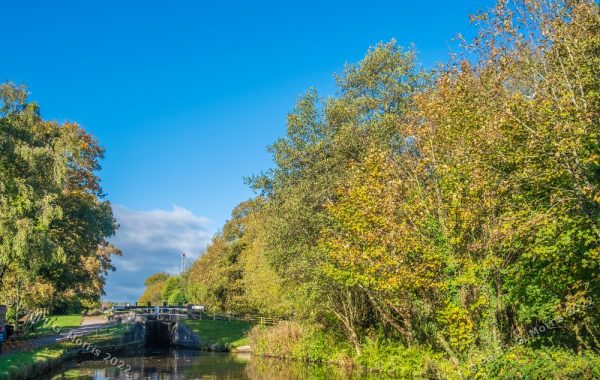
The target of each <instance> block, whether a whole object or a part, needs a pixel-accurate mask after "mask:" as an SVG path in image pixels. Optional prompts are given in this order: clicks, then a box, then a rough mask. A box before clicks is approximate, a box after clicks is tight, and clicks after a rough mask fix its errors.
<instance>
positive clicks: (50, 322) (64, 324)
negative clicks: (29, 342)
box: [27, 314, 83, 338]
mask: <svg viewBox="0 0 600 380" xmlns="http://www.w3.org/2000/svg"><path fill="white" fill-rule="evenodd" d="M82 321H83V316H81V315H80V314H70V315H53V316H51V317H48V318H46V319H45V320H44V321H43V323H41V324H38V325H37V326H36V328H35V330H34V331H31V332H30V333H29V334H27V337H30V338H34V337H40V336H44V335H53V334H56V331H55V330H54V329H56V328H60V329H61V330H64V329H71V328H75V327H79V326H80V325H81V322H82Z"/></svg>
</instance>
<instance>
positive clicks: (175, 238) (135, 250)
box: [105, 205, 212, 301]
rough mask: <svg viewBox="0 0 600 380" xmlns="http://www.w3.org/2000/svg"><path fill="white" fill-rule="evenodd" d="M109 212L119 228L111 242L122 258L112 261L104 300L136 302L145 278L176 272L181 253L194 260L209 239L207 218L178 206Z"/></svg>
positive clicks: (114, 207)
mask: <svg viewBox="0 0 600 380" xmlns="http://www.w3.org/2000/svg"><path fill="white" fill-rule="evenodd" d="M113 212H114V215H115V218H116V219H117V223H119V225H120V227H119V230H118V231H117V235H116V236H115V237H114V238H113V239H112V240H111V241H112V243H113V244H114V245H116V246H117V247H119V248H120V249H121V251H123V256H122V257H115V258H113V263H114V265H115V267H116V268H117V271H116V272H111V273H110V274H109V275H108V279H107V284H106V296H105V298H106V299H109V300H115V301H135V300H137V298H138V297H139V296H140V295H141V293H142V292H143V290H144V280H145V279H146V277H148V276H149V275H151V274H153V273H156V272H170V273H176V272H177V271H178V270H179V266H180V258H181V253H182V252H185V253H186V256H187V257H188V258H189V259H188V260H190V261H191V260H193V259H195V258H197V257H198V254H199V253H200V252H201V251H202V250H203V249H204V248H205V247H206V245H207V244H208V242H209V240H210V238H211V236H212V233H211V232H210V231H209V229H208V226H209V225H210V221H209V220H208V219H207V218H205V217H202V216H197V215H194V214H193V213H192V212H191V211H189V210H187V209H185V208H182V207H178V206H173V210H170V211H167V210H152V211H136V210H130V209H128V208H126V207H124V206H119V205H113Z"/></svg>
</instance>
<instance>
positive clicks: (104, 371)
mask: <svg viewBox="0 0 600 380" xmlns="http://www.w3.org/2000/svg"><path fill="white" fill-rule="evenodd" d="M105 359H106V360H105ZM114 359H116V360H114ZM111 360H112V362H111ZM39 379H44V380H48V379H52V380H60V379H69V380H72V379H89V380H92V379H93V380H105V379H106V380H108V379H132V380H133V379H136V380H137V379H153V380H154V379H157V380H158V379H215V380H216V379H228V380H233V379H251V380H259V379H260V380H263V379H273V380H279V379H281V380H283V379H285V380H303V379H315V380H316V379H386V378H385V377H382V376H381V375H377V376H376V375H371V376H369V375H366V374H362V373H358V372H356V371H354V372H348V370H345V369H342V368H339V367H334V366H322V365H315V364H307V363H300V362H294V361H283V360H278V359H268V358H259V357H255V356H251V355H248V354H222V353H207V352H201V351H197V350H184V349H175V348H153V347H146V348H145V349H141V350H140V351H138V352H132V353H127V354H123V355H120V354H119V355H115V356H113V357H111V358H110V359H108V358H107V357H106V358H103V357H101V358H100V359H96V358H94V359H93V360H79V361H72V362H67V363H65V364H64V365H63V366H62V367H60V368H58V369H57V370H56V371H54V372H52V373H50V374H47V375H45V376H43V377H40V378H39Z"/></svg>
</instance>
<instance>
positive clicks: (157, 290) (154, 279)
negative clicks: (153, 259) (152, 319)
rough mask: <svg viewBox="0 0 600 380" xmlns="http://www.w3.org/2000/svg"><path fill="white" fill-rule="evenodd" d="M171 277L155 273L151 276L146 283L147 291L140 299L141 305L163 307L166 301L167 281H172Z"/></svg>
mask: <svg viewBox="0 0 600 380" xmlns="http://www.w3.org/2000/svg"><path fill="white" fill-rule="evenodd" d="M170 277H171V276H170V275H169V274H167V273H163V272H160V273H155V274H153V275H151V276H149V277H148V278H147V279H146V281H144V285H146V290H145V291H144V293H143V294H142V295H141V296H140V298H139V299H138V302H139V303H141V304H146V303H148V302H149V303H150V304H151V305H162V302H163V300H164V298H163V290H164V288H165V285H166V283H167V281H168V280H169V279H170Z"/></svg>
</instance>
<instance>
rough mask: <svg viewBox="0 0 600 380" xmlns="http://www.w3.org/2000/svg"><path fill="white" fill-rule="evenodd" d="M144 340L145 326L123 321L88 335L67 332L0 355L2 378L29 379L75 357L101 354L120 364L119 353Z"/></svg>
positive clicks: (97, 356) (140, 343)
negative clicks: (59, 337)
mask: <svg viewBox="0 0 600 380" xmlns="http://www.w3.org/2000/svg"><path fill="white" fill-rule="evenodd" d="M144 344H145V326H144V325H143V324H141V323H131V324H120V325H115V326H111V327H107V328H103V329H98V330H96V331H94V332H91V333H89V334H86V335H78V334H67V335H66V336H65V337H64V338H63V339H62V340H61V341H60V342H59V343H55V344H52V345H50V346H46V347H40V348H37V349H33V350H28V351H21V352H15V353H12V354H9V355H2V356H1V357H0V378H2V379H29V378H34V377H37V376H40V375H42V374H44V373H47V372H49V371H51V370H53V369H55V368H57V367H59V366H61V365H62V364H63V363H64V362H66V361H68V360H71V359H76V358H99V359H101V360H106V361H107V362H108V363H109V364H111V365H112V364H113V363H114V365H117V366H118V365H120V361H119V358H118V355H119V353H121V352H124V351H126V350H131V349H137V348H141V347H143V346H144Z"/></svg>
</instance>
